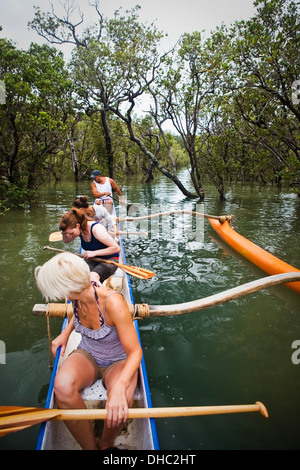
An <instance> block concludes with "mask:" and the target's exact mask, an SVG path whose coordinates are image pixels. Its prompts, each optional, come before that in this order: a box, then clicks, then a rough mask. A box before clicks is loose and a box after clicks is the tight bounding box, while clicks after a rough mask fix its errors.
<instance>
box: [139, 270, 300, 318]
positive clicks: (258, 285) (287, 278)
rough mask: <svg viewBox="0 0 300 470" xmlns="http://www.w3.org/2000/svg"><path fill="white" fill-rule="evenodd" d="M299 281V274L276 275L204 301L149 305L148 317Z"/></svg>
mask: <svg viewBox="0 0 300 470" xmlns="http://www.w3.org/2000/svg"><path fill="white" fill-rule="evenodd" d="M299 280H300V272H298V273H285V274H277V275H275V276H268V277H265V278H262V279H258V280H256V281H252V282H248V283H246V284H243V285H241V286H238V287H234V288H232V289H228V290H227V291H224V292H220V293H219V294H214V295H211V296H209V297H205V298H204V299H199V300H194V301H191V302H186V303H182V304H177V305H149V310H150V313H149V316H150V317H158V316H166V315H182V314H184V313H190V312H195V311H199V310H204V309H206V308H209V307H214V306H216V305H219V304H222V303H225V302H228V301H230V300H235V299H238V298H240V297H243V296H244V295H248V294H252V293H253V292H257V291H259V290H262V289H266V288H268V287H273V286H278V285H281V284H285V283H286V282H295V281H299ZM137 315H138V314H137Z"/></svg>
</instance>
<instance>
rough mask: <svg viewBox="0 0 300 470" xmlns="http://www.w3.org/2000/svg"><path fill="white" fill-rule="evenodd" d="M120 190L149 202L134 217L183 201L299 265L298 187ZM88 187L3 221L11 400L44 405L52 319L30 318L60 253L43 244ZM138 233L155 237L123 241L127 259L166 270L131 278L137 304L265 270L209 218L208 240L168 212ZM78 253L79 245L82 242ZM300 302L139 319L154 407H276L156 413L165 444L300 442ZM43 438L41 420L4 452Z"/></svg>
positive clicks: (48, 198)
mask: <svg viewBox="0 0 300 470" xmlns="http://www.w3.org/2000/svg"><path fill="white" fill-rule="evenodd" d="M185 177H187V175H186V174H185ZM122 187H123V189H124V190H125V192H126V194H127V199H128V202H130V203H137V202H138V203H139V204H140V205H139V206H138V207H133V206H131V209H130V211H131V212H132V215H139V214H143V212H145V211H150V209H152V210H154V209H155V211H157V209H160V210H163V211H168V210H174V209H182V208H183V209H186V210H195V209H198V210H200V211H201V212H206V213H209V214H216V215H219V214H234V216H235V217H234V227H235V229H236V230H237V231H238V232H239V233H241V234H243V235H244V236H246V237H247V238H249V239H251V240H252V241H253V242H255V243H257V244H258V245H260V246H262V247H263V248H265V249H267V250H269V251H270V252H272V253H273V254H275V255H276V256H278V257H279V258H281V259H283V260H284V261H286V262H288V263H290V264H292V265H294V266H296V267H298V268H299V267H300V250H299V232H300V217H299V216H300V200H299V198H297V196H296V194H294V193H293V192H292V191H283V192H281V193H278V192H277V190H275V189H272V188H261V189H259V188H257V187H255V188H252V187H245V188H243V187H241V186H235V187H234V188H233V189H232V190H230V192H229V193H228V195H227V201H225V202H224V203H220V202H219V201H218V199H217V195H216V193H215V191H214V189H213V188H209V187H208V189H207V197H206V201H205V204H204V205H199V206H197V207H196V204H195V202H192V201H188V200H187V199H185V198H184V197H183V196H182V194H181V193H180V192H179V191H178V190H177V188H176V187H175V186H174V185H173V184H171V183H170V182H169V181H168V180H166V179H165V178H161V179H159V180H158V182H156V184H154V185H152V186H147V185H142V184H138V183H136V182H134V181H129V182H128V183H126V184H123V185H122ZM78 193H87V194H89V195H90V189H89V182H85V183H83V184H81V185H79V186H77V187H75V186H74V184H73V183H67V184H64V185H59V186H56V187H55V186H51V187H50V188H44V190H43V191H41V194H40V199H39V201H38V202H37V203H35V204H33V205H32V206H31V207H28V208H27V209H26V210H25V211H23V210H16V211H14V212H13V213H11V214H8V215H7V216H6V217H2V218H1V219H0V241H1V248H2V252H1V261H0V265H1V284H0V299H1V314H0V340H1V341H2V342H4V343H5V346H6V364H0V404H1V405H24V406H32V405H33V406H44V403H45V399H46V394H47V388H48V384H49V381H50V370H49V368H48V363H49V359H48V339H47V332H46V324H45V319H44V318H42V317H36V316H33V315H32V307H33V305H34V304H36V303H42V302H43V300H42V298H41V296H40V294H39V292H38V290H37V288H36V287H35V281H34V275H33V272H34V268H35V267H36V266H37V265H39V264H42V263H43V262H45V261H46V260H47V259H49V257H50V256H51V254H50V252H49V251H43V250H42V247H43V246H44V245H48V244H49V241H48V237H49V234H50V233H51V232H54V231H57V230H58V221H59V219H60V216H61V214H62V213H63V212H64V211H66V210H67V209H68V208H69V207H70V205H71V203H72V200H73V198H74V196H75V195H76V194H78ZM90 196H91V195H90ZM91 200H92V199H91ZM136 209H138V211H137V212H136ZM140 229H141V230H145V229H147V230H148V231H149V237H148V238H147V237H134V238H129V239H125V241H124V245H125V248H126V254H127V261H128V263H129V264H133V265H136V266H143V267H145V268H148V269H151V270H153V271H155V273H156V275H155V277H153V278H152V279H151V280H147V281H143V280H139V279H136V278H133V277H132V278H131V283H132V288H133V294H134V298H135V301H136V302H137V303H142V302H145V303H149V304H151V305H153V304H174V303H181V302H185V301H189V300H194V299H198V298H202V297H206V296H208V295H212V294H214V293H217V292H220V291H223V290H226V289H229V288H230V287H234V286H238V285H240V284H243V283H245V282H249V281H251V280H254V279H257V278H260V277H263V276H265V274H264V273H263V272H262V271H260V270H259V269H258V268H256V267H254V266H253V265H252V264H251V263H250V262H248V261H246V260H244V259H243V258H242V257H240V256H239V255H237V254H235V253H234V252H233V251H232V250H231V249H230V248H229V247H227V246H226V245H225V244H224V243H223V242H221V241H220V239H219V238H218V236H217V235H216V234H215V233H214V231H213V229H212V228H211V227H210V225H209V223H208V222H207V221H205V222H204V226H203V230H202V231H201V236H200V237H199V233H198V232H197V236H196V234H195V220H193V219H192V218H191V217H189V216H185V218H183V216H174V219H171V218H170V217H167V218H165V219H164V222H163V225H162V226H161V227H159V225H157V223H154V222H152V223H150V222H149V223H148V222H146V223H145V222H143V224H141V226H140ZM197 229H200V230H201V224H200V225H198V226H197ZM186 234H188V236H189V239H188V240H187V239H185V238H183V235H186ZM191 237H192V238H191ZM193 237H194V238H193ZM55 246H57V247H58V248H66V246H64V245H63V244H62V243H61V242H58V243H56V244H55ZM68 248H69V249H72V250H74V251H75V250H76V249H77V245H76V242H74V244H73V245H72V246H71V245H69V246H68ZM299 300H300V297H299V295H297V294H296V293H294V292H292V291H291V290H290V289H288V288H286V287H276V288H272V289H269V290H266V291H263V292H258V293H256V294H252V295H250V296H247V297H244V298H242V299H239V300H236V301H233V302H229V303H226V304H223V305H221V306H218V307H214V308H211V309H208V310H204V311H201V312H195V313H190V314H187V315H182V316H179V317H168V318H150V319H147V320H143V321H141V322H140V331H141V339H142V343H143V348H144V355H145V360H146V366H147V372H148V379H149V384H150V389H151V393H152V401H153V405H154V406H187V405H222V404H247V403H255V401H257V400H260V401H262V402H263V403H264V404H265V405H266V406H267V408H268V411H269V413H270V418H269V419H268V420H266V419H264V418H263V417H262V416H261V415H260V414H258V413H252V414H239V415H232V414H231V415H224V416H206V417H195V418H176V419H174V418H172V419H166V420H165V419H162V420H157V430H158V436H159V440H160V446H161V449H168V450H173V449H175V450H179V449H194V450H195V449H300V438H299V425H298V421H299V412H300V404H299V392H300V364H299V365H295V364H293V363H292V360H291V356H292V353H293V349H292V348H291V346H292V343H293V341H295V340H300V302H299ZM60 326H61V321H60V320H52V321H51V330H52V333H53V335H55V334H56V333H57V332H58V331H59V330H60ZM0 352H1V351H0ZM1 357H2V356H1ZM37 434H38V427H37V426H35V427H32V428H30V429H28V430H26V431H22V432H19V433H15V434H12V435H11V436H7V437H4V438H1V439H0V449H34V448H35V444H36V438H37Z"/></svg>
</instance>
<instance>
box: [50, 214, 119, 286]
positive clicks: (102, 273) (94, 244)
mask: <svg viewBox="0 0 300 470" xmlns="http://www.w3.org/2000/svg"><path fill="white" fill-rule="evenodd" d="M59 229H60V230H61V232H62V236H63V241H64V242H65V243H70V242H71V241H73V240H74V239H75V238H77V237H80V240H81V247H82V248H83V250H84V259H85V261H86V262H87V264H88V265H89V268H90V272H91V273H90V280H91V281H92V282H96V283H99V282H100V283H103V282H104V281H105V279H107V278H109V276H111V275H112V274H113V273H114V272H115V271H116V270H117V267H116V266H115V265H112V264H107V263H102V262H98V261H93V259H92V258H95V257H97V256H99V257H101V258H104V259H112V260H113V261H115V262H118V260H119V253H120V251H121V249H120V247H119V245H118V244H117V242H116V241H115V240H114V239H113V238H112V237H111V236H110V235H109V233H108V232H107V230H106V228H105V227H104V226H103V225H102V224H100V223H99V222H95V221H94V220H88V218H87V216H86V213H85V210H84V209H75V208H74V209H71V210H70V211H69V212H67V213H66V214H64V215H63V216H62V218H61V220H60V224H59Z"/></svg>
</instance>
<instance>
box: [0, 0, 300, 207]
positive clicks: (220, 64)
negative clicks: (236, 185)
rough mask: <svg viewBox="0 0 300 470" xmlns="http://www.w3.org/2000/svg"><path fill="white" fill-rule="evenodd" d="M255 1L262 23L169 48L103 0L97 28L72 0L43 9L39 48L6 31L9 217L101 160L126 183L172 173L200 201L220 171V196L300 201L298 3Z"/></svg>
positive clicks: (2, 138)
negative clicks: (292, 194)
mask: <svg viewBox="0 0 300 470" xmlns="http://www.w3.org/2000/svg"><path fill="white" fill-rule="evenodd" d="M254 5H255V7H256V14H255V16H254V17H253V18H251V19H249V20H247V21H239V22H236V23H234V24H232V25H230V26H228V27H226V26H224V25H221V26H220V27H218V28H217V29H216V30H215V31H212V32H211V33H209V34H208V33H205V32H200V31H195V32H193V33H186V34H183V35H182V36H181V37H180V38H178V42H177V43H176V44H175V45H174V47H173V48H172V49H171V50H169V51H165V50H164V49H163V47H162V41H163V39H164V33H163V32H162V31H159V30H158V29H157V28H156V26H155V24H154V23H151V24H143V23H142V22H141V21H140V19H139V14H138V13H139V7H136V8H134V9H132V10H130V11H126V12H125V13H123V11H122V9H120V10H119V11H118V12H116V13H115V15H114V17H113V18H105V17H104V16H103V14H102V13H101V10H100V7H99V3H98V1H95V2H94V3H93V5H92V6H91V8H94V9H95V24H94V25H85V22H84V17H83V16H82V15H80V13H79V12H78V11H77V10H76V9H75V7H74V6H73V4H72V2H66V3H65V13H64V14H63V15H61V16H59V15H58V14H57V13H56V12H55V10H54V9H53V10H52V11H51V12H49V13H44V12H42V11H41V10H40V8H39V7H37V8H36V13H35V17H34V18H33V20H32V21H31V23H30V27H31V28H33V29H34V30H35V31H36V32H37V34H38V35H40V36H42V37H43V38H45V39H46V40H47V43H46V44H44V45H38V44H31V46H30V48H29V49H28V50H27V51H24V50H20V49H18V47H17V45H15V44H14V43H12V42H11V41H9V40H7V39H5V31H2V32H1V33H0V34H1V35H2V36H4V38H0V85H1V86H2V90H1V89H0V98H1V97H2V100H0V196H1V201H0V212H2V213H3V212H4V211H5V210H8V209H9V208H11V207H14V206H18V205H22V204H23V203H24V201H26V200H28V199H29V200H30V199H32V198H33V197H34V194H35V191H36V190H37V189H38V187H39V186H40V185H41V184H43V183H44V182H45V181H47V180H49V179H50V178H52V179H55V180H60V179H62V178H70V177H71V178H72V177H73V178H74V180H75V181H80V180H82V179H84V178H89V176H90V174H91V171H92V170H93V169H95V168H101V169H102V170H103V172H104V173H106V174H107V175H109V176H111V177H113V178H118V181H119V180H120V178H121V177H122V176H124V175H130V174H139V175H141V178H143V179H144V180H145V181H148V182H151V180H152V179H153V178H154V176H155V172H162V173H163V174H164V175H165V176H167V177H168V178H170V179H171V180H172V181H173V182H174V184H176V185H177V186H178V187H179V188H180V190H181V191H182V193H183V194H184V195H185V196H187V197H197V198H200V199H204V198H205V185H204V183H203V182H204V181H205V180H206V179H207V178H208V179H209V180H210V181H211V182H212V183H213V184H214V185H215V187H216V195H218V196H219V197H220V198H224V197H225V195H226V186H227V185H230V183H231V182H233V181H234V182H236V181H238V182H256V183H260V184H267V183H273V184H276V185H278V186H279V187H280V186H281V185H283V184H286V185H292V186H293V187H295V190H296V191H298V194H299V196H300V141H299V121H300V72H299V70H300V67H299V66H300V58H299V46H300V22H299V11H298V10H297V4H296V2H294V1H291V0H255V1H254ZM63 44H71V46H72V54H71V58H70V60H68V61H66V60H65V59H64V56H63V54H62V52H60V50H59V49H58V48H57V45H63ZM183 166H184V167H188V168H189V170H190V175H191V181H192V186H193V191H190V189H189V188H187V187H185V186H184V183H182V182H181V181H180V179H179V178H178V176H177V172H178V170H179V169H180V168H182V167H183Z"/></svg>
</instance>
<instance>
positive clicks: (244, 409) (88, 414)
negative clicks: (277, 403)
mask: <svg viewBox="0 0 300 470" xmlns="http://www.w3.org/2000/svg"><path fill="white" fill-rule="evenodd" d="M250 412H260V413H261V414H262V415H263V416H264V417H265V418H268V416H269V415H268V411H267V409H266V407H265V405H264V404H263V403H261V402H259V401H257V402H256V403H255V404H254V405H224V406H186V407H169V408H168V407H167V408H130V409H129V411H128V418H129V419H136V418H175V417H185V416H204V415H217V414H229V413H250ZM106 418H107V410H106V409H101V410H98V409H82V410H61V409H42V408H26V407H7V406H3V407H0V436H4V435H6V434H9V433H11V432H16V431H20V430H22V429H24V428H26V427H29V426H33V425H35V424H38V423H42V422H44V421H48V420H55V421H66V420H95V419H106Z"/></svg>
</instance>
